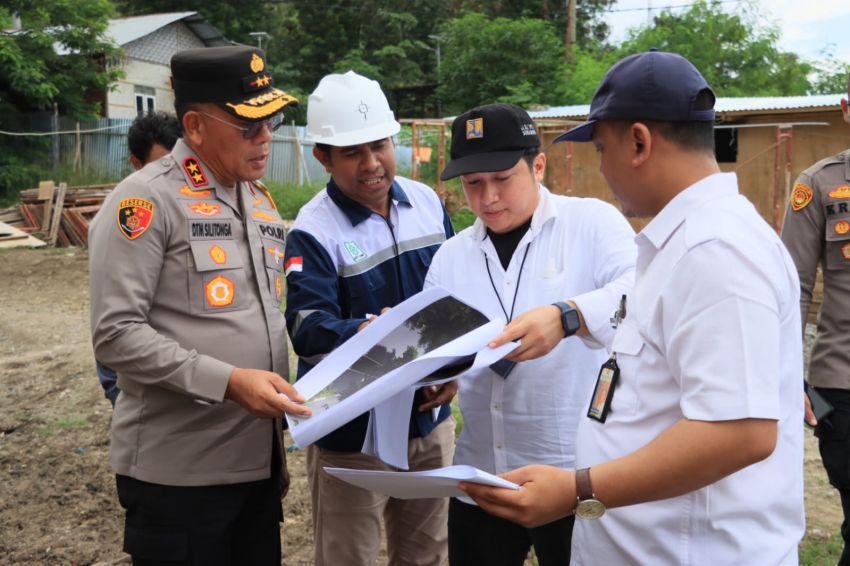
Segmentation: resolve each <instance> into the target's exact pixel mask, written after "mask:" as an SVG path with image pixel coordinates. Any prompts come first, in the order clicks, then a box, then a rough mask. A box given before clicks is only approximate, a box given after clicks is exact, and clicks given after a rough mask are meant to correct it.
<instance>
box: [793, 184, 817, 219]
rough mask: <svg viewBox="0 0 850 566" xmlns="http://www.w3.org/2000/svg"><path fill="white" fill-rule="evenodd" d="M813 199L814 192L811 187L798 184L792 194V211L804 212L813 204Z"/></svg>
mask: <svg viewBox="0 0 850 566" xmlns="http://www.w3.org/2000/svg"><path fill="white" fill-rule="evenodd" d="M812 197H814V192H812V188H811V187H810V186H808V185H807V184H805V183H797V184H796V185H794V190H793V191H792V192H791V210H793V211H794V212H797V211H798V210H803V209H804V208H806V207H807V206H808V205H809V203H810V202H812Z"/></svg>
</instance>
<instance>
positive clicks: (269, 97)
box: [227, 88, 298, 120]
mask: <svg viewBox="0 0 850 566" xmlns="http://www.w3.org/2000/svg"><path fill="white" fill-rule="evenodd" d="M293 102H298V99H297V98H295V97H294V96H292V95H290V94H286V93H285V92H283V91H282V90H279V89H276V88H273V89H272V90H271V91H269V92H267V93H265V94H261V95H260V96H255V97H254V98H251V99H249V100H246V101H245V102H241V103H239V104H232V103H230V102H228V103H227V105H228V106H229V107H230V108H232V109H233V112H235V113H236V115H237V116H240V117H242V118H248V119H251V120H257V119H259V118H265V117H266V116H271V115H272V114H274V113H275V112H277V111H278V110H280V109H281V108H283V107H284V106H287V105H289V104H292V103H293Z"/></svg>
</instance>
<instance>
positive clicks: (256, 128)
mask: <svg viewBox="0 0 850 566" xmlns="http://www.w3.org/2000/svg"><path fill="white" fill-rule="evenodd" d="M198 113H199V114H203V115H204V116H206V117H207V118H212V119H213V120H217V121H219V122H221V123H222V124H227V125H228V126H230V127H231V128H234V129H236V130H240V131H241V132H242V137H243V138H245V139H246V140H250V139H253V138H254V137H256V135H257V134H259V133H260V130H261V129H262V128H263V126H265V127H266V128H268V130H269V132H274V131H276V130H277V129H278V128H280V127H281V126H282V125H283V114H276V115H274V116H272V117H271V118H269V119H267V120H261V121H259V122H242V123H243V124H248V125H247V126H240V125H238V124H234V123H233V122H229V121H227V120H223V119H221V118H219V117H218V116H213V115H212V114H209V113H207V112H204V111H202V110H199V111H198Z"/></svg>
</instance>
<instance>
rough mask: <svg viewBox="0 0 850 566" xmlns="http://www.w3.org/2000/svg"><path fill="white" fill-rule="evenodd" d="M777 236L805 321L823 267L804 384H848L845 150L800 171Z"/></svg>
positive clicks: (849, 254) (849, 220)
mask: <svg viewBox="0 0 850 566" xmlns="http://www.w3.org/2000/svg"><path fill="white" fill-rule="evenodd" d="M782 241H783V242H784V243H785V245H786V246H787V247H788V251H789V252H791V257H792V258H793V259H794V263H795V264H796V265H797V272H798V273H799V276H800V287H801V289H800V310H801V313H802V317H803V325H804V326H805V322H806V314H807V313H808V311H809V306H810V304H811V301H812V291H813V289H814V286H815V276H816V272H817V266H818V264H820V266H821V269H822V271H823V305H822V306H821V311H820V316H819V317H818V337H817V339H816V340H815V344H814V349H813V350H812V359H811V363H810V365H809V383H811V384H812V385H815V386H818V387H830V388H841V389H850V150H847V151H844V152H843V153H839V154H838V155H836V156H834V157H829V158H827V159H824V160H822V161H819V162H818V163H816V164H815V165H813V166H811V167H809V168H808V169H806V170H805V171H803V173H802V174H800V177H799V178H798V179H797V182H796V183H795V185H794V189H793V191H792V195H791V201H790V203H789V206H788V210H787V212H786V214H785V223H784V225H783V227H782Z"/></svg>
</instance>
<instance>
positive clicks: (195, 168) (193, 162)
mask: <svg viewBox="0 0 850 566" xmlns="http://www.w3.org/2000/svg"><path fill="white" fill-rule="evenodd" d="M183 170H184V171H186V174H187V175H189V180H190V181H192V186H193V187H203V186H204V185H206V184H208V183H207V176H206V175H204V170H203V169H201V164H200V163H198V160H197V159H195V158H194V157H187V158H186V159H184V160H183Z"/></svg>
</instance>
